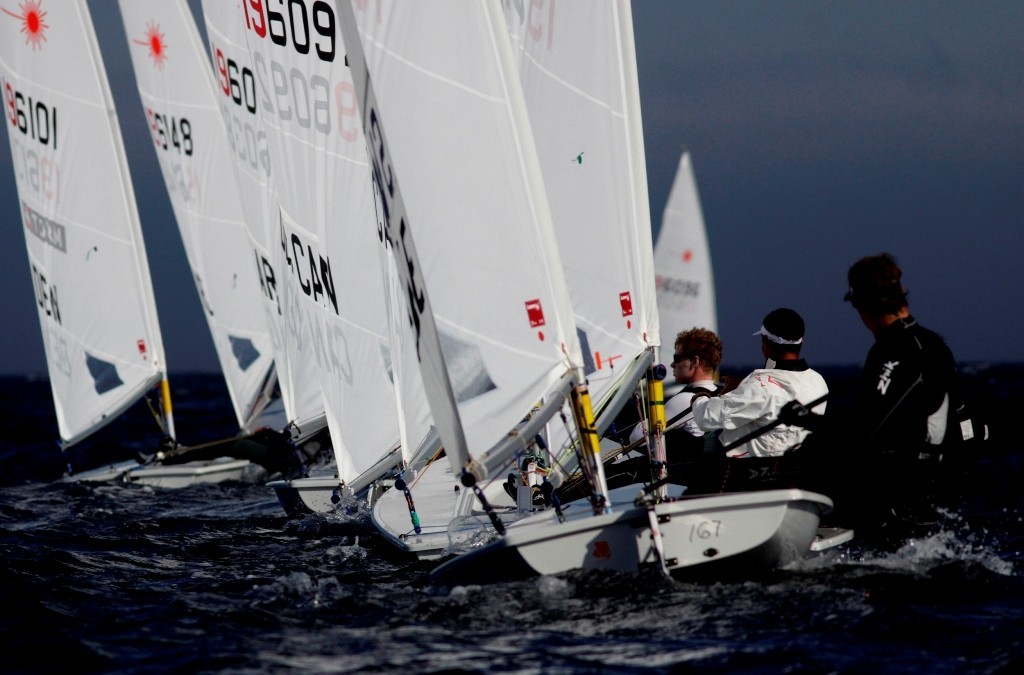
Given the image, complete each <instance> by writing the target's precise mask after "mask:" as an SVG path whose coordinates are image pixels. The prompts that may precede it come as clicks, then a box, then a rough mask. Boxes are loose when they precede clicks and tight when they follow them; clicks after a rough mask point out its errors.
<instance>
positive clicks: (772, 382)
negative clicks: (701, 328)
mask: <svg viewBox="0 0 1024 675" xmlns="http://www.w3.org/2000/svg"><path fill="white" fill-rule="evenodd" d="M754 335H760V336H761V353H762V354H763V355H764V357H765V367H764V368H758V369H757V370H755V371H754V372H752V373H750V374H749V375H747V376H746V377H745V378H743V380H742V381H741V382H740V383H739V384H738V385H737V386H736V388H735V389H733V390H732V391H730V392H728V393H726V394H723V395H721V396H711V395H710V394H704V393H699V392H698V393H697V394H694V398H693V403H692V405H693V419H694V421H695V422H696V423H697V426H698V427H699V428H701V429H703V430H704V431H713V430H716V429H721V430H722V434H721V436H720V438H719V440H720V441H721V443H722V445H723V446H728V445H729V444H730V443H731V442H733V441H735V440H736V439H739V438H742V437H744V436H746V435H748V434H750V433H752V432H755V431H757V430H758V429H761V428H763V427H766V426H769V425H771V424H774V425H775V426H774V428H772V429H770V430H768V431H765V432H764V433H762V434H760V435H758V436H755V437H754V438H752V439H751V440H749V441H748V442H746V443H744V444H743V445H741V446H739V447H738V448H735V449H733V450H730V451H729V452H728V453H727V454H728V455H729V456H730V457H778V456H780V455H782V454H783V453H785V452H786V451H787V450H789V449H790V448H793V447H795V446H797V445H799V444H800V443H801V442H803V440H804V439H805V438H806V437H807V435H808V433H810V432H809V431H808V430H807V429H805V428H803V427H800V426H793V425H788V424H779V423H778V418H779V414H780V413H781V412H782V409H783V407H785V406H786V404H791V403H792V402H793V401H797V402H798V403H799V404H803V405H807V404H810V403H811V402H813V401H816V400H818V399H820V398H822V397H823V396H825V395H826V394H828V385H827V384H826V383H825V379H824V378H823V377H822V376H821V375H820V374H819V373H818V372H817V371H815V370H813V369H811V367H810V366H808V365H807V361H805V360H804V359H803V358H801V357H800V347H801V345H802V344H803V341H804V320H803V319H802V318H801V317H800V315H799V314H798V313H796V312H795V311H793V310H792V309H789V308H786V307H781V308H779V309H775V310H772V311H771V312H769V313H768V315H767V316H765V317H764V321H763V322H762V324H761V329H760V330H758V331H757V332H756V333H754ZM824 411H825V403H824V402H822V403H819V404H818V405H816V406H815V407H814V408H813V409H812V412H815V413H819V414H820V413H823V412H824Z"/></svg>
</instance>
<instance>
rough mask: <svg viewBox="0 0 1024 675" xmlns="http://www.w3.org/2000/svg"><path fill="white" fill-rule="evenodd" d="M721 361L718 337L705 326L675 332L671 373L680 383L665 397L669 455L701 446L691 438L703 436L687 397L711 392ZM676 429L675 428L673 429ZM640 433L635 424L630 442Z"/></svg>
mask: <svg viewBox="0 0 1024 675" xmlns="http://www.w3.org/2000/svg"><path fill="white" fill-rule="evenodd" d="M721 363H722V340H721V338H719V337H718V336H717V335H716V334H715V333H714V332H713V331H710V330H708V329H707V328H691V329H690V330H684V331H682V332H681V333H679V334H678V335H676V341H675V345H674V353H673V354H672V374H673V376H675V380H676V382H677V383H678V384H681V385H683V388H682V390H681V391H679V393H677V394H675V395H674V396H672V397H671V398H669V399H668V400H667V401H665V419H666V420H668V421H669V425H668V429H667V430H666V431H667V434H666V444H667V448H666V450H667V452H668V454H669V455H670V457H669V461H670V462H671V461H672V457H671V456H672V455H675V454H677V453H676V452H674V451H675V450H678V451H679V453H687V451H688V450H689V449H690V448H691V446H692V447H697V446H700V447H701V448H702V447H703V440H701V441H698V442H696V443H694V442H692V439H700V438H701V437H702V436H704V430H703V429H701V428H699V427H698V426H697V425H696V424H695V423H694V421H693V415H692V414H691V413H690V399H692V398H693V395H694V394H695V393H697V392H700V391H704V392H709V393H714V392H715V391H716V390H717V386H716V385H715V373H717V372H718V366H719V365H720V364H721ZM676 429H678V430H679V431H678V432H675V433H673V431H674V430H676ZM643 435H644V428H643V425H642V424H637V425H636V426H635V427H634V428H633V431H632V432H631V433H630V436H629V441H630V443H636V442H637V441H639V440H640V439H641V438H643Z"/></svg>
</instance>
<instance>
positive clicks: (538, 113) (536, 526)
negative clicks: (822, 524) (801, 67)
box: [432, 0, 831, 584]
mask: <svg viewBox="0 0 1024 675" xmlns="http://www.w3.org/2000/svg"><path fill="white" fill-rule="evenodd" d="M513 10H514V8H507V10H506V15H507V17H508V18H509V19H510V22H511V23H512V24H513V25H512V29H513V33H514V35H516V36H517V43H518V45H519V47H520V64H521V72H522V77H523V87H524V89H525V90H526V91H527V101H528V105H531V104H532V105H533V106H534V107H533V108H531V115H532V121H533V127H534V132H535V135H536V138H537V140H538V152H539V154H540V155H541V156H542V157H544V156H545V153H546V152H547V153H548V154H550V151H551V148H556V147H559V145H560V144H561V145H562V146H563V147H562V148H561V151H560V152H561V154H563V155H566V154H568V152H567V150H566V148H565V147H564V146H566V145H568V143H572V142H574V141H575V142H576V143H577V146H576V147H579V148H581V152H580V154H579V155H578V156H577V157H576V161H575V162H565V161H564V159H563V161H562V164H563V165H564V166H562V167H559V166H558V163H557V162H553V161H550V160H549V161H548V162H547V164H545V179H546V185H547V187H548V190H549V193H551V194H553V195H559V196H565V197H566V199H565V207H564V208H563V209H562V210H561V211H558V210H556V211H555V214H556V229H559V232H560V234H563V233H564V234H565V236H566V237H568V238H569V240H570V241H571V240H575V241H578V242H579V241H582V242H585V241H588V239H596V240H597V241H599V242H601V243H602V244H608V245H612V246H617V247H616V249H615V251H616V253H617V254H618V258H616V257H615V256H607V257H604V258H603V259H602V258H601V257H600V256H598V255H597V254H595V255H594V257H595V258H597V259H598V260H601V261H602V264H600V265H597V267H598V268H599V269H600V270H601V271H606V270H609V269H610V270H612V271H613V272H612V273H611V274H609V276H611V277H612V278H614V270H616V269H617V270H619V273H620V274H621V275H622V276H621V278H622V279H626V280H628V281H627V282H623V281H620V282H619V283H620V288H622V287H626V288H632V289H634V290H635V300H634V301H633V302H631V303H630V310H631V311H630V312H629V313H627V312H626V311H625V307H623V312H622V316H623V317H625V316H629V315H631V314H635V315H637V317H638V318H637V321H638V322H641V321H643V323H641V325H642V326H643V327H645V328H647V330H646V331H643V332H642V335H643V342H641V343H639V344H637V345H636V346H635V347H634V349H635V350H636V351H634V352H633V353H634V354H636V356H634V357H633V358H634V362H635V363H636V364H637V365H638V366H639V368H636V369H634V370H632V371H629V375H628V376H627V377H626V378H624V380H623V381H620V382H621V384H620V385H619V389H620V391H621V392H630V391H632V389H633V388H634V387H637V388H639V389H640V390H641V392H644V387H643V386H642V383H641V380H646V384H647V387H648V388H647V390H646V392H645V393H646V407H647V409H648V411H649V426H650V430H649V436H648V444H649V447H651V448H652V449H653V450H652V453H651V454H652V457H651V459H652V460H654V461H655V462H659V461H661V462H663V461H664V454H663V449H662V445H661V444H662V438H661V433H662V431H663V429H664V425H665V420H664V415H663V411H662V410H661V407H662V405H663V404H662V403H661V400H662V399H663V396H662V393H661V392H662V389H661V382H660V375H661V373H660V372H658V370H657V369H656V368H654V367H652V364H653V363H654V361H655V358H656V352H655V350H656V348H657V346H658V344H659V343H660V338H659V336H658V331H659V327H658V324H659V318H660V317H658V307H656V305H655V302H654V295H655V294H654V288H653V283H651V282H652V281H653V273H652V270H653V268H654V262H653V260H652V257H651V251H652V247H651V244H650V238H649V233H650V220H649V215H648V213H647V206H646V204H647V196H646V195H647V190H646V174H645V172H644V169H643V167H644V155H643V143H642V134H641V127H640V106H639V91H638V86H637V82H636V64H635V58H634V48H633V30H632V19H631V10H630V7H629V3H628V2H621V1H616V0H609V1H606V2H594V3H585V4H578V5H569V4H560V5H557V6H555V5H552V6H551V7H550V8H549V11H547V12H537V11H535V10H536V8H535V7H531V8H530V9H529V10H526V9H524V10H523V13H521V14H516V13H515V11H513ZM583 27H586V28H585V29H583ZM595 63H599V64H604V65H602V67H599V68H594V67H593V65H592V64H595ZM581 64H589V65H586V66H585V65H581ZM567 139H568V142H566V140H567ZM584 150H588V151H587V152H584ZM588 162H591V163H597V164H598V167H597V169H596V170H595V171H593V172H592V173H591V174H589V175H581V176H568V175H567V172H566V170H565V167H567V166H573V167H577V166H578V167H583V166H586V165H587V163H588ZM616 170H619V171H621V172H622V173H620V174H618V175H616V173H615V172H616ZM552 203H553V204H557V203H558V197H557V196H553V197H552ZM584 203H585V204H587V205H588V206H592V208H593V212H592V213H580V212H579V211H580V208H581V207H580V204H584ZM574 209H575V212H574ZM608 213H610V214H611V215H612V217H611V218H608V217H607V216H606V215H605V214H608ZM558 216H561V221H560V220H559V218H558ZM602 216H604V217H602ZM591 228H592V229H591ZM644 233H646V234H647V238H646V239H645V238H644V237H643V234H644ZM564 243H565V240H564V239H563V240H561V241H560V244H564ZM562 249H563V250H565V249H566V247H565V246H564V245H563V246H562ZM589 262H592V261H591V260H589V259H586V258H584V260H583V261H582V262H580V261H574V262H573V263H570V262H569V261H566V267H567V275H568V274H569V272H568V270H572V269H573V268H574V267H579V268H582V269H583V271H581V272H579V273H577V274H578V276H580V277H583V278H585V274H586V270H585V268H586V263H589ZM571 278H572V277H571V276H570V279H571ZM626 283H630V286H626ZM600 292H601V284H600V281H599V280H591V281H589V282H587V283H586V284H585V285H584V286H583V287H581V288H580V289H579V292H578V294H576V295H574V296H573V300H574V309H575V310H576V315H577V323H578V325H580V324H583V321H582V320H581V318H582V319H587V318H589V319H591V320H594V319H596V317H599V316H600V312H599V310H598V309H596V308H595V307H594V306H593V305H584V304H583V302H586V300H587V299H588V298H589V299H590V300H591V301H593V300H596V299H597V298H599V297H600ZM577 298H580V301H579V304H580V306H577V302H578V301H577ZM581 307H582V308H581ZM645 312H647V313H649V316H648V318H647V319H646V320H644V319H643V318H642V317H644V316H645ZM606 315H607V313H606ZM620 320H621V319H620ZM605 332H606V333H608V332H610V329H606V331H605ZM673 338H674V335H673ZM673 342H674V339H673V340H671V341H669V343H668V344H672V343H673ZM641 355H643V356H644V357H646V358H641ZM627 362H628V361H627ZM645 368H646V370H645ZM591 377H592V376H591ZM616 398H617V399H618V400H621V396H620V397H616ZM641 399H643V396H641ZM606 412H607V413H608V414H609V416H610V415H614V414H615V413H616V410H615V408H614V407H613V406H612V407H610V409H609V410H607V411H606ZM605 419H606V422H605V425H607V424H608V423H610V419H609V418H608V417H606V418H605ZM602 428H606V426H604V427H602V425H600V424H598V429H599V430H601V429H602ZM655 466H657V464H655ZM657 477H658V476H657V475H656V474H655V475H653V476H652V480H651V481H649V483H651V482H653V483H655V484H657V482H656V481H654V480H653V479H656V478H657ZM638 487H639V488H644V487H645V486H644V485H634V486H628V487H625V488H622V489H619V490H614V491H612V492H611V494H610V503H609V506H608V508H607V509H605V511H604V512H602V513H594V512H592V510H591V509H590V508H589V504H587V503H581V502H584V500H580V501H578V502H570V503H568V504H561V505H557V506H556V508H553V509H546V510H543V511H540V512H539V513H536V514H533V515H529V516H527V517H524V518H521V519H519V520H517V521H516V522H514V523H512V524H510V525H509V526H508V527H507V530H506V533H505V534H504V535H503V536H500V537H498V538H496V539H495V540H494V541H492V542H491V543H488V544H486V545H483V546H482V547H480V548H477V549H475V550H472V551H470V552H468V553H465V554H463V555H459V556H456V557H454V558H452V559H451V560H449V561H448V562H446V563H444V564H443V565H441V566H440V567H439V568H438V569H437V570H435V572H434V574H433V575H432V579H433V580H434V581H436V582H438V583H447V584H452V583H468V582H474V581H487V580H495V579H498V578H502V577H504V578H518V577H521V576H527V575H531V574H554V573H559V572H564V571H567V570H570V569H578V568H603V569H614V570H619V571H636V570H638V569H641V568H643V567H646V566H651V567H655V568H658V569H660V570H661V571H662V572H663V573H665V574H667V575H668V574H671V575H674V576H678V577H682V578H686V577H689V576H692V575H694V574H695V571H696V569H697V568H701V569H702V570H706V569H708V568H713V569H714V571H715V573H716V574H727V573H729V570H730V568H735V569H747V570H750V569H757V570H763V569H774V568H776V567H780V566H783V565H785V564H788V563H789V562H792V561H793V560H795V559H797V558H799V557H802V556H803V555H804V554H806V553H807V552H809V551H810V547H811V546H812V544H813V543H814V541H815V537H816V536H817V526H818V519H819V516H820V514H821V513H822V512H824V511H827V510H828V509H830V508H831V501H830V500H829V499H828V498H827V497H824V496H823V495H817V494H814V493H808V492H801V491H796V490H777V491H764V492H760V493H746V494H732V495H709V496H700V497H688V496H687V497H683V496H682V495H681V494H680V493H679V492H678V490H677V492H676V493H675V494H670V493H669V491H668V489H667V487H659V488H657V489H653V488H652V489H648V490H641V491H640V493H639V494H640V495H641V496H639V497H638V496H637V494H638ZM697 543H699V544H703V545H704V546H695V544H697ZM711 563H713V564H711Z"/></svg>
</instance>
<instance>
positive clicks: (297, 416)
mask: <svg viewBox="0 0 1024 675" xmlns="http://www.w3.org/2000/svg"><path fill="white" fill-rule="evenodd" d="M203 18H204V21H205V23H206V32H207V38H208V40H209V43H210V58H211V61H212V65H213V72H214V80H215V82H216V85H217V92H218V98H219V101H220V110H221V114H222V116H223V118H224V122H225V125H226V126H227V128H228V144H229V148H230V151H231V156H232V157H233V159H234V165H235V171H236V177H237V180H238V189H239V192H240V194H241V200H242V208H243V210H244V213H245V221H246V225H247V226H248V228H249V232H250V235H251V237H252V241H253V248H252V251H251V258H252V264H253V266H254V269H255V270H256V273H257V276H258V279H259V282H260V289H261V291H262V293H263V317H264V320H265V322H266V324H267V327H268V329H269V330H270V334H271V339H272V344H273V350H274V357H275V362H276V364H277V377H278V383H279V385H280V388H281V398H282V402H283V403H284V407H285V413H286V414H287V416H288V419H289V420H292V421H300V422H301V421H305V420H310V419H313V418H315V417H318V416H322V415H323V413H324V403H323V396H322V394H321V390H320V379H319V374H318V372H317V367H316V358H315V356H314V353H313V349H312V341H311V339H310V331H309V329H308V325H307V324H306V323H304V321H303V320H304V316H303V314H302V312H301V305H299V304H298V302H297V301H298V297H297V296H296V295H295V293H294V292H293V291H292V282H291V280H290V276H291V273H290V270H289V268H288V263H287V259H286V255H285V250H284V247H283V246H284V244H283V239H282V230H281V227H282V226H281V218H280V212H279V206H278V195H277V189H276V186H275V185H274V183H273V180H272V178H271V177H272V174H273V171H272V164H271V159H270V147H269V144H268V141H267V133H266V130H265V129H264V128H263V120H262V119H261V117H260V113H259V106H260V105H261V100H262V97H261V96H259V95H258V92H257V89H256V76H255V72H254V70H253V68H252V62H251V59H250V56H249V50H248V45H247V44H246V32H247V29H246V25H245V19H244V16H243V14H242V11H241V7H240V6H239V5H237V4H236V3H231V2H219V1H218V0H203Z"/></svg>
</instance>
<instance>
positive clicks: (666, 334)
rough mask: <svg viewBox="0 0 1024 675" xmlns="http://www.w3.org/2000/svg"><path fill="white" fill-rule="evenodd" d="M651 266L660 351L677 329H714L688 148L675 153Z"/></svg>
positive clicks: (703, 238) (709, 274)
mask: <svg viewBox="0 0 1024 675" xmlns="http://www.w3.org/2000/svg"><path fill="white" fill-rule="evenodd" d="M654 269H655V272H656V283H657V286H658V312H659V314H660V315H661V325H662V329H661V344H662V347H663V348H664V349H665V350H671V349H672V345H674V344H675V341H676V334H677V333H679V332H680V331H684V330H688V329H690V328H707V329H708V330H712V331H717V330H718V320H717V314H716V311H715V285H714V277H713V275H712V271H711V255H710V252H709V250H708V238H707V232H706V231H705V229H704V216H703V214H702V212H701V208H700V196H699V195H698V193H697V183H696V181H695V180H694V177H693V166H692V164H691V162H690V153H689V152H683V154H682V156H681V157H680V158H679V168H678V169H677V170H676V177H675V180H674V181H673V183H672V190H671V192H670V193H669V196H668V202H667V203H666V204H665V213H664V215H663V216H662V219H661V230H660V231H659V232H658V243H657V245H656V246H655V248H654ZM663 360H664V359H663Z"/></svg>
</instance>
